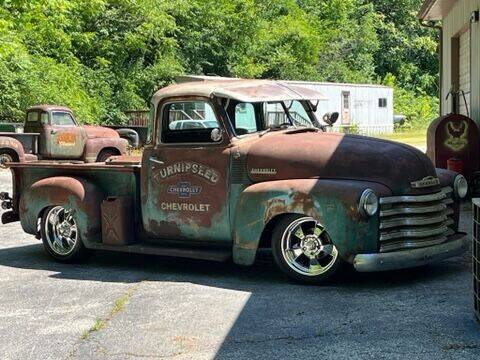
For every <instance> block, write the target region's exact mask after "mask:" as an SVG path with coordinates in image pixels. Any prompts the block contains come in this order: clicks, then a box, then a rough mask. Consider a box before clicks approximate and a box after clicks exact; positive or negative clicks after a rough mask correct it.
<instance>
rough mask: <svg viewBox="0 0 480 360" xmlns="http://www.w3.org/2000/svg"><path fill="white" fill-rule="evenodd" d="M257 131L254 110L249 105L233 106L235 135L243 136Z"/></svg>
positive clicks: (239, 104)
mask: <svg viewBox="0 0 480 360" xmlns="http://www.w3.org/2000/svg"><path fill="white" fill-rule="evenodd" d="M256 131H257V118H256V116H255V108H254V107H253V105H252V104H250V103H238V104H237V105H236V106H235V133H236V134H237V135H245V134H250V133H254V132H256Z"/></svg>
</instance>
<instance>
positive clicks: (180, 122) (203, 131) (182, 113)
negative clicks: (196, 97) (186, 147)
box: [161, 101, 219, 143]
mask: <svg viewBox="0 0 480 360" xmlns="http://www.w3.org/2000/svg"><path fill="white" fill-rule="evenodd" d="M162 115H163V116H162V118H163V121H162V132H161V134H162V139H161V140H162V142H164V143H209V142H213V141H212V139H211V132H212V129H215V128H218V127H219V124H218V121H217V118H216V116H215V112H214V111H213V108H212V106H211V105H210V104H209V103H208V102H206V101H181V102H174V103H170V104H167V105H165V107H164V111H163V114H162Z"/></svg>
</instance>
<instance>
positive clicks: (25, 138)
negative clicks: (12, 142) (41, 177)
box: [0, 132, 40, 154]
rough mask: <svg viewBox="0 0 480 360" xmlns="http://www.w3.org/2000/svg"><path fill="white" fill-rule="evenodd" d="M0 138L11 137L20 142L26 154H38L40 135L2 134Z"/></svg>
mask: <svg viewBox="0 0 480 360" xmlns="http://www.w3.org/2000/svg"><path fill="white" fill-rule="evenodd" d="M0 137H10V138H14V139H16V140H18V141H20V143H21V144H22V145H23V150H24V151H25V154H38V138H39V137H40V134H39V133H16V132H0Z"/></svg>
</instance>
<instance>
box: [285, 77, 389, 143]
mask: <svg viewBox="0 0 480 360" xmlns="http://www.w3.org/2000/svg"><path fill="white" fill-rule="evenodd" d="M286 83H289V84H294V85H298V86H304V87H308V88H311V89H314V90H316V91H319V92H321V93H322V94H323V95H325V97H327V98H328V99H327V100H323V101H320V103H319V104H318V109H317V117H318V119H319V120H322V117H323V115H324V114H325V113H327V112H338V113H339V114H340V116H339V119H338V121H337V123H336V124H335V125H334V127H333V130H334V131H345V130H347V131H348V130H349V129H350V130H351V131H355V130H357V131H358V132H359V133H360V134H365V135H375V134H390V133H392V132H393V89H392V88H391V87H388V86H382V85H369V84H341V83H326V82H306V81H286Z"/></svg>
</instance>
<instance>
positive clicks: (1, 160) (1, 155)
mask: <svg viewBox="0 0 480 360" xmlns="http://www.w3.org/2000/svg"><path fill="white" fill-rule="evenodd" d="M14 160H17V159H16V158H15V155H13V154H12V153H11V152H6V151H0V169H6V168H7V164H8V163H9V162H12V161H14Z"/></svg>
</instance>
